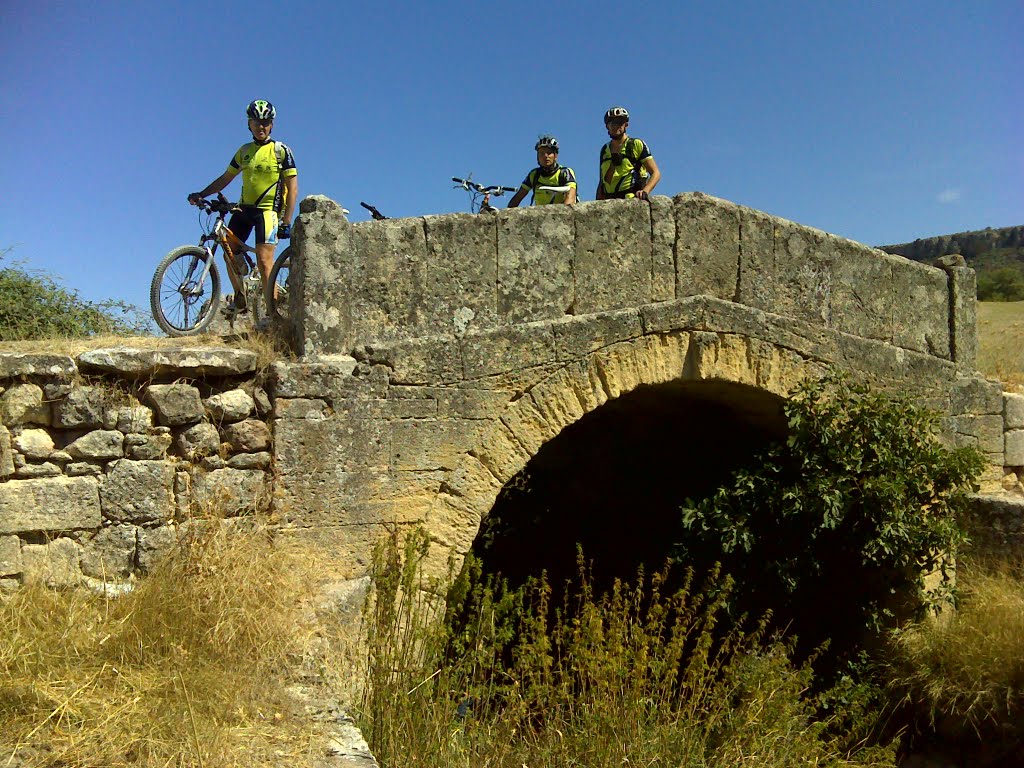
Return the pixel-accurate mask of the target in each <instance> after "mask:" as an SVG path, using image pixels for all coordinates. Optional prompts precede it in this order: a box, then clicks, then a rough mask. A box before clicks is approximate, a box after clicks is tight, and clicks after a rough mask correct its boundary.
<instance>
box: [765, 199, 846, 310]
mask: <svg viewBox="0 0 1024 768" xmlns="http://www.w3.org/2000/svg"><path fill="white" fill-rule="evenodd" d="M774 229H775V269H774V271H773V272H771V273H767V274H764V275H763V278H762V279H766V280H771V281H772V282H773V284H774V302H773V304H772V306H770V307H765V309H769V310H770V311H772V312H774V313H776V314H779V315H784V316H786V317H793V318H796V319H798V320H804V321H807V322H811V323H814V324H815V325H818V326H825V327H830V326H831V321H832V292H833V289H834V287H835V280H834V276H833V267H834V264H835V254H834V253H833V252H832V250H831V249H829V248H828V247H827V236H826V234H825V233H824V232H822V231H821V230H818V229H813V228H811V227H805V226H802V225H800V224H795V223H793V222H791V221H786V220H784V219H776V220H775V222H774ZM750 277H751V279H756V277H755V275H751V276H750Z"/></svg>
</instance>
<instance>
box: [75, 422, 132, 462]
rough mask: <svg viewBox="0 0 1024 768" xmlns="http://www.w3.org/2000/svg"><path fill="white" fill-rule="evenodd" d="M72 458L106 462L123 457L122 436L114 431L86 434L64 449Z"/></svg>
mask: <svg viewBox="0 0 1024 768" xmlns="http://www.w3.org/2000/svg"><path fill="white" fill-rule="evenodd" d="M65 450H66V451H67V452H68V453H69V454H71V456H72V457H73V458H76V459H85V460H87V461H106V460H109V459H119V458H121V457H122V456H124V435H123V434H122V433H121V432H118V431H117V430H116V429H97V430H94V431H92V432H87V433H86V434H84V435H82V436H81V437H80V438H78V439H77V440H75V441H74V442H73V443H71V444H70V445H68V446H66V447H65Z"/></svg>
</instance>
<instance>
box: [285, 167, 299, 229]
mask: <svg viewBox="0 0 1024 768" xmlns="http://www.w3.org/2000/svg"><path fill="white" fill-rule="evenodd" d="M284 188H285V190H286V191H287V192H288V195H287V197H286V198H285V202H284V218H283V219H281V223H282V224H288V225H289V226H291V223H292V216H293V215H294V214H295V201H296V200H298V199H299V177H298V176H285V178H284Z"/></svg>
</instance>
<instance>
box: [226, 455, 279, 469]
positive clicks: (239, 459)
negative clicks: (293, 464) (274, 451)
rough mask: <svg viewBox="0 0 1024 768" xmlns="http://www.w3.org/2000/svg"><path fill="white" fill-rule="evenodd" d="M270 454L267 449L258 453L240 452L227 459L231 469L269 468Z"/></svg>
mask: <svg viewBox="0 0 1024 768" xmlns="http://www.w3.org/2000/svg"><path fill="white" fill-rule="evenodd" d="M271 461H272V459H271V456H270V453H269V452H268V451H260V452H259V453H240V454H238V455H237V456H232V457H231V458H230V459H228V461H227V466H229V467H230V468H231V469H261V470H262V469H270V464H271Z"/></svg>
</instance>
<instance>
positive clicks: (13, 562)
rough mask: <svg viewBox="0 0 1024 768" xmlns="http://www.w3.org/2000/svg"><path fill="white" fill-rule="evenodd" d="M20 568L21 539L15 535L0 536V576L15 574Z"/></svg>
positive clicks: (19, 571)
mask: <svg viewBox="0 0 1024 768" xmlns="http://www.w3.org/2000/svg"><path fill="white" fill-rule="evenodd" d="M22 570H23V567H22V564H21V539H19V538H18V537H17V536H0V577H3V576H17V575H18V574H19V573H21V572H22Z"/></svg>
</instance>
